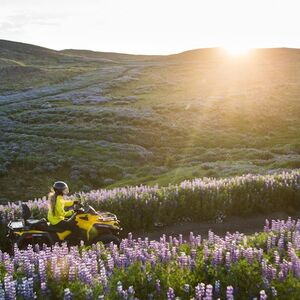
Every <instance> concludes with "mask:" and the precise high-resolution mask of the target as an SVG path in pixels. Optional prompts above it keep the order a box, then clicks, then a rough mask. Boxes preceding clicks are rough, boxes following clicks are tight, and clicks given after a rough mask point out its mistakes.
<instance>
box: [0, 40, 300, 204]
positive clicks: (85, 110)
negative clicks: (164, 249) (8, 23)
mask: <svg viewBox="0 0 300 300" xmlns="http://www.w3.org/2000/svg"><path fill="white" fill-rule="evenodd" d="M299 96H300V50H298V49H288V48H274V49H255V50H253V51H251V52H250V53H249V54H248V55H244V56H230V55H228V54H227V53H226V52H224V51H223V50H222V49H218V48H213V49H196V50H191V51H186V52H183V53H178V54H174V55H168V56H146V55H128V54H120V53H105V52H94V51H88V50H63V51H55V50H51V49H46V48H42V47H37V46H34V45H28V44H23V43H18V42H10V41H4V40H0V136H1V137H0V176H1V177H0V178H1V180H0V189H1V192H0V198H1V199H2V201H6V200H20V199H22V200H27V199H29V198H34V197H39V196H42V195H44V194H46V193H47V188H48V186H49V185H50V184H51V182H52V181H53V180H55V179H61V180H65V181H67V182H68V183H69V184H70V186H71V189H72V191H75V190H82V189H83V190H90V189H94V188H99V187H104V186H108V187H113V186H120V185H127V184H140V183H147V184H155V183H159V184H165V185H167V184H169V183H174V182H178V181H180V180H183V179H186V178H193V177H202V176H211V177H222V176H230V175H239V174H243V173H248V172H251V173H268V172H275V171H279V170H290V169H295V168H299V167H300V134H299V132H300V131H299V130H300V101H299V99H300V97H299Z"/></svg>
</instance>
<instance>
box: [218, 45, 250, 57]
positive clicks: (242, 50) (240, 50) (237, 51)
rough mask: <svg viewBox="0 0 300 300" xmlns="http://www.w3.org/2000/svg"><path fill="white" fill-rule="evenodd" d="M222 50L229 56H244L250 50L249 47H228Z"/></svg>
mask: <svg viewBox="0 0 300 300" xmlns="http://www.w3.org/2000/svg"><path fill="white" fill-rule="evenodd" d="M223 48H224V49H225V50H226V51H227V52H228V53H229V54H231V55H244V54H247V53H248V52H249V51H250V50H251V48H250V47H248V46H244V45H228V46H223Z"/></svg>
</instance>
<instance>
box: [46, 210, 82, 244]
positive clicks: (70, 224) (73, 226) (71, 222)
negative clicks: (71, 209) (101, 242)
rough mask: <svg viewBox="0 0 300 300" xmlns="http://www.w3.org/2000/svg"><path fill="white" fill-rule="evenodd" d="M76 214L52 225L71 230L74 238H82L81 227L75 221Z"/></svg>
mask: <svg viewBox="0 0 300 300" xmlns="http://www.w3.org/2000/svg"><path fill="white" fill-rule="evenodd" d="M75 216H76V215H73V216H72V217H71V218H69V219H67V220H62V221H60V222H59V223H57V224H55V225H51V226H52V227H54V228H57V229H61V230H70V231H71V236H72V238H74V237H77V238H78V239H79V238H80V229H79V228H78V226H77V223H76V222H75Z"/></svg>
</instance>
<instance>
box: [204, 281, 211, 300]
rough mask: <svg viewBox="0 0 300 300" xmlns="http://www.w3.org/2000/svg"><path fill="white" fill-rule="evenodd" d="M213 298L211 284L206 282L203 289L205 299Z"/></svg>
mask: <svg viewBox="0 0 300 300" xmlns="http://www.w3.org/2000/svg"><path fill="white" fill-rule="evenodd" d="M212 298H213V286H212V285H211V284H208V285H207V286H206V290H205V300H212Z"/></svg>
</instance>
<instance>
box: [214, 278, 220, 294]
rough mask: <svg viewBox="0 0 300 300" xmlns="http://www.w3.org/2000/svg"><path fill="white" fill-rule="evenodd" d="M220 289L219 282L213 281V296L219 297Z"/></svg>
mask: <svg viewBox="0 0 300 300" xmlns="http://www.w3.org/2000/svg"><path fill="white" fill-rule="evenodd" d="M220 289H221V282H220V280H216V281H215V294H216V297H219V296H220Z"/></svg>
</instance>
